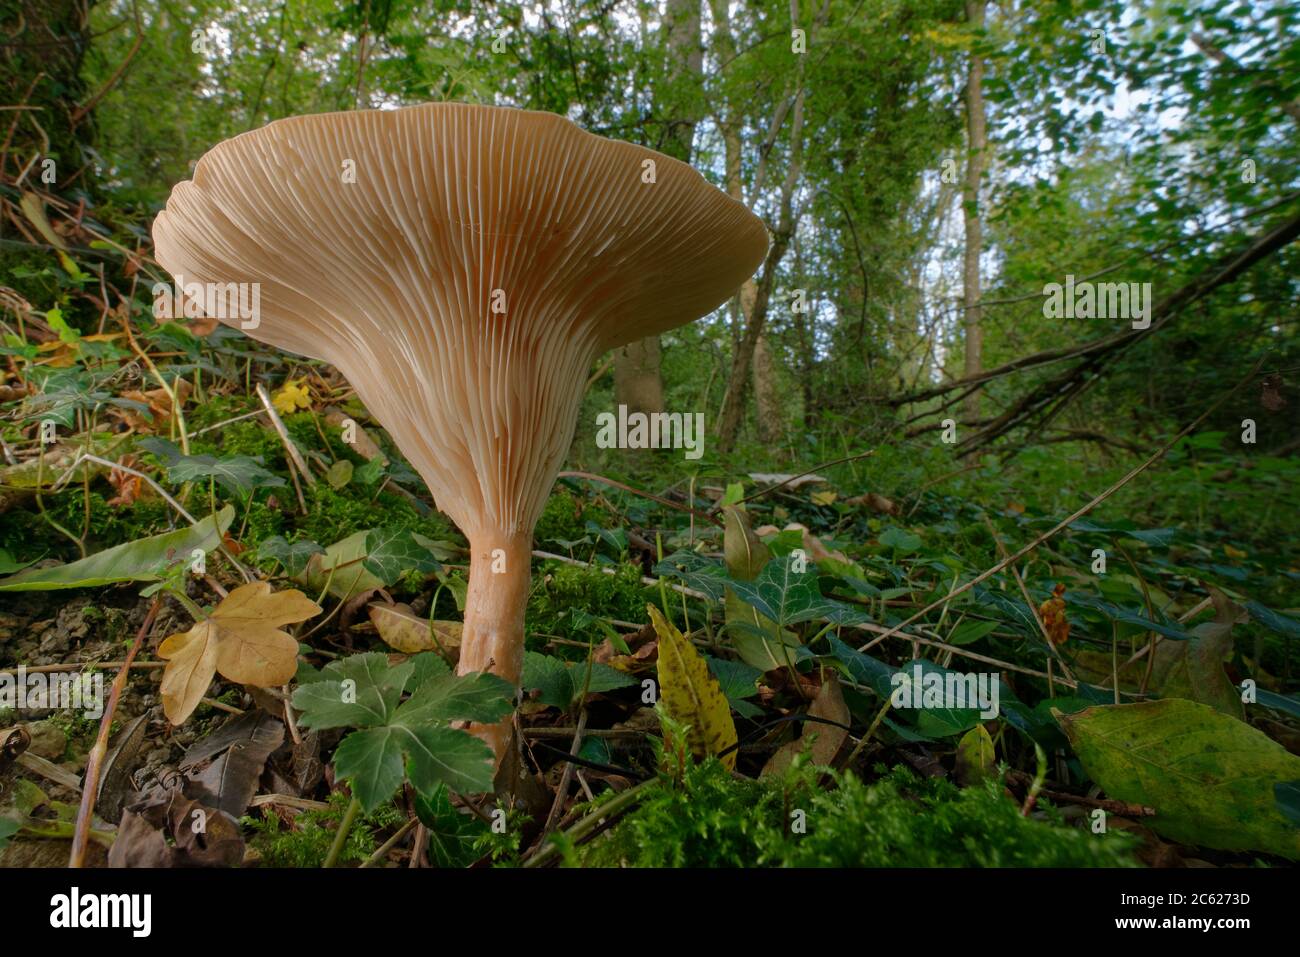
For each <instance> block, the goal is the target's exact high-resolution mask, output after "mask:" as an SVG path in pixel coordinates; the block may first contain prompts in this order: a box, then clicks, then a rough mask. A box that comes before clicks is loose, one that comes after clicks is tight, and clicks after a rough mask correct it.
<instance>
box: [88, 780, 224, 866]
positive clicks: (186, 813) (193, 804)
mask: <svg viewBox="0 0 1300 957" xmlns="http://www.w3.org/2000/svg"><path fill="white" fill-rule="evenodd" d="M243 859H244V836H243V833H242V832H241V831H240V829H239V825H238V824H237V823H236V822H235V820H234V819H233V818H231V817H229V816H227V815H226V814H223V813H222V812H221V811H219V810H217V809H215V808H211V807H205V806H204V805H202V804H200V803H199V802H198V801H193V800H190V799H189V798H187V797H185V796H184V795H183V794H181V793H180V792H179V791H173V792H171V793H170V794H168V795H167V796H165V797H162V798H159V799H155V800H149V801H146V802H142V803H140V804H135V805H132V806H131V807H128V808H127V809H126V811H125V813H124V814H123V815H122V823H121V825H119V827H118V829H117V839H116V840H115V841H113V847H112V848H111V849H110V850H109V852H108V866H109V867H238V866H239V865H240V864H241V863H242V862H243Z"/></svg>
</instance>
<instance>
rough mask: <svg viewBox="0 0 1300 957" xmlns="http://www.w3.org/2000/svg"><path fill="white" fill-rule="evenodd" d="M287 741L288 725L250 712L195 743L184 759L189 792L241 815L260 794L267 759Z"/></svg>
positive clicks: (197, 799)
mask: <svg viewBox="0 0 1300 957" xmlns="http://www.w3.org/2000/svg"><path fill="white" fill-rule="evenodd" d="M283 743H284V724H283V723H281V722H280V721H279V720H278V719H276V718H273V717H271V716H270V715H268V714H267V713H266V712H264V711H260V710H259V711H250V712H248V713H246V714H243V715H240V716H239V717H237V718H235V719H234V720H232V721H229V722H227V723H226V724H224V725H222V726H221V727H220V728H219V729H217V730H216V731H214V732H213V733H212V734H210V735H208V736H207V737H206V738H204V739H203V740H201V741H198V742H197V743H195V744H194V745H193V746H192V747H191V748H190V749H189V751H187V752H186V753H185V757H183V758H182V759H181V763H180V769H181V770H182V771H184V772H186V777H188V779H189V780H188V781H187V782H186V784H185V794H186V796H187V797H190V798H192V799H194V800H196V801H199V802H200V803H202V804H204V805H205V806H207V807H214V808H217V809H218V810H220V811H225V812H226V813H227V814H229V815H230V816H231V817H234V818H238V817H240V816H241V815H242V814H243V813H244V812H245V811H246V810H248V804H249V802H250V801H252V800H253V795H254V794H255V793H257V782H258V780H259V779H260V778H261V777H262V771H263V770H264V769H265V768H266V760H267V758H269V757H270V756H271V753H272V752H273V751H275V750H276V749H277V748H278V747H280V745H281V744H283Z"/></svg>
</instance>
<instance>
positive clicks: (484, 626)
mask: <svg viewBox="0 0 1300 957" xmlns="http://www.w3.org/2000/svg"><path fill="white" fill-rule="evenodd" d="M532 547H533V536H532V534H531V533H530V532H524V533H519V532H515V533H506V532H491V533H479V534H476V535H471V536H469V590H468V593H467V594H466V597H465V625H464V629H463V630H462V632H461V640H460V665H459V667H458V668H457V670H458V672H459V673H460V674H466V673H468V672H471V671H490V672H491V673H492V674H494V675H499V676H500V677H502V678H505V679H506V680H507V681H509V682H510V683H511V684H512V685H515V686H516V687H517V686H518V685H519V678H520V674H521V672H522V671H523V664H524V609H525V608H526V607H527V605H528V583H529V576H530V570H531V562H532ZM510 725H511V721H510V719H509V718H507V719H506V720H504V721H502V722H500V723H499V724H495V725H475V726H473V729H472V730H474V731H475V733H476V734H478V736H479V737H480V738H482V739H483V740H484V741H486V742H487V743H488V744H489V745H490V746H491V748H492V750H493V752H494V753H495V754H496V759H497V762H498V763H500V761H501V758H502V756H503V755H504V754H505V750H506V747H507V745H508V744H509V742H510Z"/></svg>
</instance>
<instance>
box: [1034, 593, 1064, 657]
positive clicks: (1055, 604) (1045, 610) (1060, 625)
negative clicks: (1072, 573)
mask: <svg viewBox="0 0 1300 957" xmlns="http://www.w3.org/2000/svg"><path fill="white" fill-rule="evenodd" d="M1064 595H1065V586H1064V585H1062V584H1060V583H1059V582H1058V583H1057V585H1056V587H1055V588H1053V589H1052V597H1051V598H1049V599H1047V601H1045V602H1043V603H1042V604H1041V605H1039V606H1038V616H1039V617H1040V618H1042V619H1043V628H1044V629H1045V630H1046V631H1047V638H1048V640H1049V641H1051V643H1052V644H1053V645H1063V644H1065V642H1066V640H1067V639H1068V638H1069V637H1070V623H1069V622H1068V621H1066V619H1065V598H1064V597H1063V596H1064Z"/></svg>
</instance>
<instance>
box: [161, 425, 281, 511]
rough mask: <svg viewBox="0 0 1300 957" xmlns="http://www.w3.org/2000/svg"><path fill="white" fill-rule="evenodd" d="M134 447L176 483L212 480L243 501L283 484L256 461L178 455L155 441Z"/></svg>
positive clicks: (170, 446)
mask: <svg viewBox="0 0 1300 957" xmlns="http://www.w3.org/2000/svg"><path fill="white" fill-rule="evenodd" d="M137 444H138V445H139V447H140V448H142V449H144V450H145V451H146V452H152V453H153V454H154V455H156V456H158V458H159V459H161V460H162V462H163V464H164V465H165V466H166V468H167V477H168V478H169V479H171V480H172V481H173V482H176V483H182V482H194V481H203V482H206V481H207V480H208V479H210V478H211V479H216V482H217V484H218V485H220V486H221V487H222V488H224V489H226V490H227V491H228V492H231V493H232V494H234V495H238V496H239V497H240V498H246V497H247V496H248V494H249V493H250V492H252V491H253V489H255V488H274V487H277V486H281V485H284V484H285V481H284V479H283V478H281V477H280V476H278V475H276V474H275V473H274V472H271V471H268V470H267V469H265V468H263V466H262V461H261V459H260V458H253V457H251V456H248V455H228V456H226V457H224V458H220V459H219V458H217V457H216V456H214V455H182V454H181V452H180V450H179V449H178V448H177V447H176V446H175V445H173V444H172V443H171V442H168V441H167V440H166V439H159V438H146V439H141V440H140V441H139V442H138V443H137Z"/></svg>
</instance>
